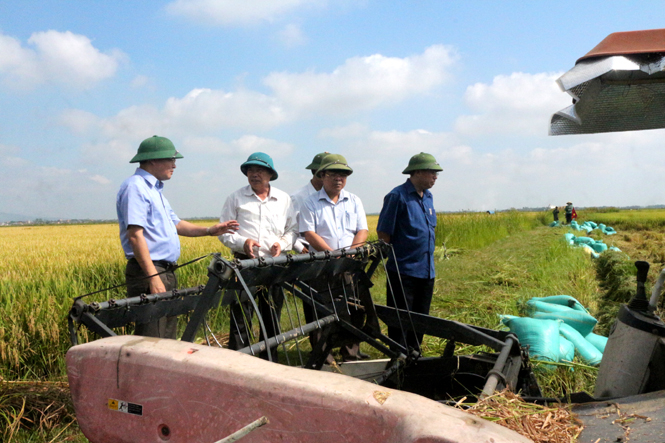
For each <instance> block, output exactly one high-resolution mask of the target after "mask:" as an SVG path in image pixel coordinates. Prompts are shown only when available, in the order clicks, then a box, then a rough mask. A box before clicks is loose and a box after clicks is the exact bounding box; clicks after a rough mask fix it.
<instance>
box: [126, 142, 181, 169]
mask: <svg viewBox="0 0 665 443" xmlns="http://www.w3.org/2000/svg"><path fill="white" fill-rule="evenodd" d="M162 158H172V159H176V158H183V156H182V154H181V153H179V152H178V150H177V149H176V148H175V146H173V142H172V141H171V140H169V139H168V138H166V137H158V136H156V135H153V136H152V137H150V138H146V139H145V140H143V141H142V142H141V144H140V145H139V150H138V151H137V152H136V155H135V156H134V158H133V159H131V160H130V161H129V163H138V162H142V161H145V160H159V159H162Z"/></svg>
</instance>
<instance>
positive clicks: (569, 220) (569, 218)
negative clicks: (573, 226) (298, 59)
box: [566, 212, 573, 224]
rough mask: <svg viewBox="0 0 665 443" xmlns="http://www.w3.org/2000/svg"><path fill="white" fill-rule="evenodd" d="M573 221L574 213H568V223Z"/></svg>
mask: <svg viewBox="0 0 665 443" xmlns="http://www.w3.org/2000/svg"><path fill="white" fill-rule="evenodd" d="M571 221H573V213H572V212H571V213H570V214H568V213H567V212H566V223H568V224H570V222H571Z"/></svg>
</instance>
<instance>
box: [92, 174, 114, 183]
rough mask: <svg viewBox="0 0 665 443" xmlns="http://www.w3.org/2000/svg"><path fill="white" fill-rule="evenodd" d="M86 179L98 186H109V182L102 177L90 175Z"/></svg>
mask: <svg viewBox="0 0 665 443" xmlns="http://www.w3.org/2000/svg"><path fill="white" fill-rule="evenodd" d="M88 178H89V179H90V180H92V181H93V182H96V183H99V184H100V185H110V184H111V180H109V179H108V178H106V177H104V176H103V175H98V174H96V175H91V176H90V177H88Z"/></svg>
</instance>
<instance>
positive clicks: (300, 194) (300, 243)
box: [291, 152, 330, 253]
mask: <svg viewBox="0 0 665 443" xmlns="http://www.w3.org/2000/svg"><path fill="white" fill-rule="evenodd" d="M328 154H330V153H329V152H321V153H320V154H316V155H315V156H314V158H313V159H312V162H311V163H310V164H309V165H307V166H306V167H305V169H309V170H310V171H312V178H311V179H310V180H309V181H308V182H307V184H306V185H305V186H303V187H302V188H300V189H298V190H297V191H296V192H294V193H293V194H291V202H293V209H294V210H295V211H296V220H297V221H298V222H300V208H301V207H302V205H303V204H304V203H305V200H307V198H308V197H309V196H310V195H312V194H315V193H317V192H318V191H319V190H321V188H322V187H323V179H322V178H321V177H319V176H318V175H316V170H317V169H319V167H320V166H321V159H322V158H323V157H325V156H326V155H328ZM308 246H309V244H308V243H307V240H305V237H303V236H301V235H299V236H298V238H297V239H296V241H295V242H294V243H293V249H294V250H295V251H297V252H300V253H306V252H308V250H309V249H308Z"/></svg>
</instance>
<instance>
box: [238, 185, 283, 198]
mask: <svg viewBox="0 0 665 443" xmlns="http://www.w3.org/2000/svg"><path fill="white" fill-rule="evenodd" d="M273 189H274V188H273V187H272V186H270V191H268V197H267V198H266V200H279V198H278V197H277V195H273V194H272V190H273ZM243 194H245V195H246V196H247V197H251V196H252V195H256V192H254V190H253V189H252V186H251V185H247V186H245V191H244V192H243ZM256 198H259V197H258V196H256ZM259 200H261V199H259ZM266 200H262V201H266Z"/></svg>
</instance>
